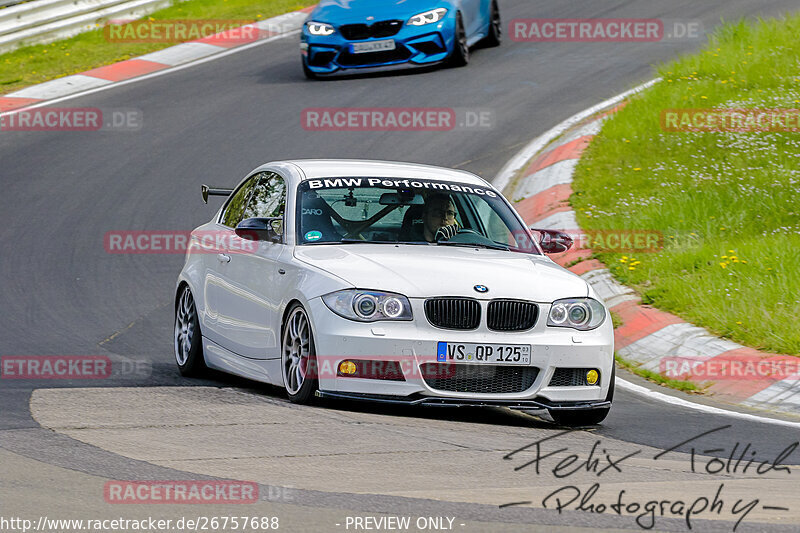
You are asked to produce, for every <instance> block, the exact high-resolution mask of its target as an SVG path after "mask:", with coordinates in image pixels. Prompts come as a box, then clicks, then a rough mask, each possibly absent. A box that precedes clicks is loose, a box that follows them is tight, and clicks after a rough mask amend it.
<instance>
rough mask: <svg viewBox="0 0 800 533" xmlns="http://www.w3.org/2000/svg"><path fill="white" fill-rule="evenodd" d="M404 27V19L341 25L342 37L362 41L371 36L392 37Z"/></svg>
mask: <svg viewBox="0 0 800 533" xmlns="http://www.w3.org/2000/svg"><path fill="white" fill-rule="evenodd" d="M402 27H403V21H402V20H381V21H378V22H375V23H373V24H371V25H368V24H343V25H342V26H339V32H340V33H341V34H342V37H344V38H345V39H347V40H348V41H361V40H364V39H370V38H382V37H391V36H392V35H397V32H399V31H400V29H401V28H402Z"/></svg>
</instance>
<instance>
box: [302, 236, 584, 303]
mask: <svg viewBox="0 0 800 533" xmlns="http://www.w3.org/2000/svg"><path fill="white" fill-rule="evenodd" d="M295 257H296V258H297V259H298V260H300V261H303V262H305V263H308V264H310V265H314V266H316V267H318V268H321V269H323V270H326V271H328V272H330V273H332V274H334V275H336V276H338V277H340V278H342V279H344V280H346V281H347V282H349V283H351V284H352V285H353V287H356V288H359V289H373V290H384V291H391V292H398V293H400V294H404V295H406V296H408V297H410V298H428V297H431V296H470V297H474V298H479V299H492V298H517V299H523V300H531V301H535V302H552V301H553V300H557V299H559V298H568V297H583V296H586V295H587V294H588V292H589V289H588V285H587V283H586V282H585V281H584V280H582V279H581V278H580V277H578V276H576V275H574V274H572V273H571V272H568V271H566V270H564V269H563V268H561V267H559V266H558V265H556V264H555V263H553V262H551V261H550V260H548V259H546V258H544V257H542V256H534V255H529V254H521V253H512V252H504V251H502V250H487V249H476V248H461V247H454V246H425V245H416V246H415V245H398V246H395V245H391V244H347V245H332V246H328V245H314V246H300V247H297V248H296V249H295ZM475 285H485V286H486V287H488V288H489V292H487V293H485V294H480V293H478V292H476V291H475V289H474V287H475Z"/></svg>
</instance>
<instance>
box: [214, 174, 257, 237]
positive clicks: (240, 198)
mask: <svg viewBox="0 0 800 533" xmlns="http://www.w3.org/2000/svg"><path fill="white" fill-rule="evenodd" d="M259 175H260V174H257V175H255V176H253V177H252V178H250V179H249V180H247V181H246V182H245V184H244V185H242V186H241V187H240V188H239V190H238V191H236V192H235V193H234V194H233V197H232V198H231V199H230V201H229V202H228V205H226V206H225V211H223V213H222V217H221V218H220V220H219V221H220V222H221V223H222V224H225V225H226V226H228V227H231V228H235V227H236V226H237V224H239V222H241V221H242V218H243V215H244V210H245V207H246V206H247V200H249V199H250V193H252V192H253V187H254V186H255V184H256V181H257V180H258V176H259Z"/></svg>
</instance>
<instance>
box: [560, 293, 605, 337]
mask: <svg viewBox="0 0 800 533" xmlns="http://www.w3.org/2000/svg"><path fill="white" fill-rule="evenodd" d="M605 319H606V308H605V307H604V306H603V304H601V303H600V302H598V301H597V300H592V299H591V298H567V299H564V300H556V301H555V302H553V306H552V307H551V308H550V316H548V317H547V325H548V326H554V327H560V328H573V329H579V330H581V331H588V330H590V329H595V328H597V327H599V326H600V324H602V323H603V321H605Z"/></svg>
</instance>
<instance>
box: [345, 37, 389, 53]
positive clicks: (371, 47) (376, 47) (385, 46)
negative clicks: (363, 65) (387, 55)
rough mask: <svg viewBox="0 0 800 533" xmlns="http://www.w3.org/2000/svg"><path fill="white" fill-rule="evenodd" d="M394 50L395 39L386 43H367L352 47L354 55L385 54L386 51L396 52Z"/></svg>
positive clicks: (352, 45)
mask: <svg viewBox="0 0 800 533" xmlns="http://www.w3.org/2000/svg"><path fill="white" fill-rule="evenodd" d="M394 48H395V45H394V39H388V40H385V41H369V42H366V43H353V44H351V45H350V51H351V52H352V53H354V54H365V53H367V52H385V51H386V50H394Z"/></svg>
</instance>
